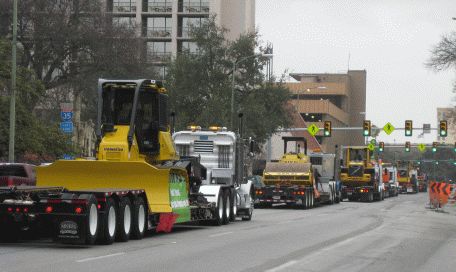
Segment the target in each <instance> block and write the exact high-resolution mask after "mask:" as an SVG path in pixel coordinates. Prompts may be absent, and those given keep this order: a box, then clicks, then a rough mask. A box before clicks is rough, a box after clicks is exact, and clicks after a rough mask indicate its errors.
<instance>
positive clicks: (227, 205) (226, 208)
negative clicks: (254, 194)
mask: <svg viewBox="0 0 456 272" xmlns="http://www.w3.org/2000/svg"><path fill="white" fill-rule="evenodd" d="M223 195H224V197H223V220H222V224H223V225H226V224H228V223H230V210H231V194H230V190H224V191H223Z"/></svg>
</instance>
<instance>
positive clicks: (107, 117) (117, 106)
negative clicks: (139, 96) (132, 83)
mask: <svg viewBox="0 0 456 272" xmlns="http://www.w3.org/2000/svg"><path fill="white" fill-rule="evenodd" d="M134 95H135V90H134V89H118V88H112V87H111V88H106V89H104V90H103V112H102V119H101V121H102V124H113V125H129V124H130V119H131V113H132V107H133V98H134Z"/></svg>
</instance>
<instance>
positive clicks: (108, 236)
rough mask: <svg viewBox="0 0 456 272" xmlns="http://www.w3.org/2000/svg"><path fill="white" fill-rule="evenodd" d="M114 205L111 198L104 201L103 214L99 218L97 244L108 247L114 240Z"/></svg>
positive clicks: (115, 211)
mask: <svg viewBox="0 0 456 272" xmlns="http://www.w3.org/2000/svg"><path fill="white" fill-rule="evenodd" d="M116 213H117V209H116V203H115V202H114V200H113V199H112V198H110V197H109V198H107V199H106V208H105V214H104V215H103V217H101V218H100V221H101V222H100V234H99V242H100V244H103V245H110V244H112V243H113V242H114V239H115V238H116V228H117V226H116V225H117V224H116Z"/></svg>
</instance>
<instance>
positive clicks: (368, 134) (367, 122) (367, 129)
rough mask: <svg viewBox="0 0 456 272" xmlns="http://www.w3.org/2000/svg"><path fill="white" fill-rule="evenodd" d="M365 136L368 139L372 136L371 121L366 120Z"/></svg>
mask: <svg viewBox="0 0 456 272" xmlns="http://www.w3.org/2000/svg"><path fill="white" fill-rule="evenodd" d="M363 135H364V136H366V137H367V136H371V121H369V120H364V123H363Z"/></svg>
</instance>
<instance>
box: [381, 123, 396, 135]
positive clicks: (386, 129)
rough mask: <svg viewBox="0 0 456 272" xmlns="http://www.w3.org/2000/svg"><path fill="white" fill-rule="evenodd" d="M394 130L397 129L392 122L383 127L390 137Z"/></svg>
mask: <svg viewBox="0 0 456 272" xmlns="http://www.w3.org/2000/svg"><path fill="white" fill-rule="evenodd" d="M394 129H395V127H394V126H393V125H392V124H391V123H390V122H388V123H386V125H385V126H384V127H383V131H385V132H386V134H388V135H390V134H391V133H393V131H394Z"/></svg>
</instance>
